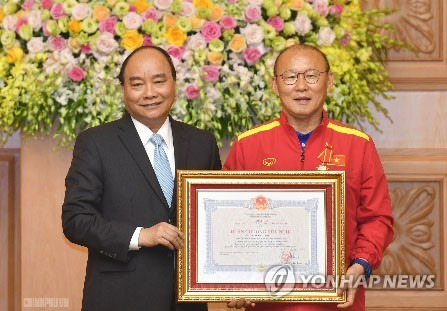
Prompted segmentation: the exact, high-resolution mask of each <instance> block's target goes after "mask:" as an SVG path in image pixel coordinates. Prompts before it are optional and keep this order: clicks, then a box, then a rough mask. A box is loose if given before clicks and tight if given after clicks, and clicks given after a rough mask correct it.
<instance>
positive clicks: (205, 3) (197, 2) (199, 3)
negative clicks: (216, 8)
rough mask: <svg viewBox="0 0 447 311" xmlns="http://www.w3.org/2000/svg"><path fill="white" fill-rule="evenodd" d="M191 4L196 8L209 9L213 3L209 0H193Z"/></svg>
mask: <svg viewBox="0 0 447 311" xmlns="http://www.w3.org/2000/svg"><path fill="white" fill-rule="evenodd" d="M193 4H194V6H195V7H196V8H198V9H202V8H205V9H211V8H213V4H212V3H211V1H210V0H194V1H193Z"/></svg>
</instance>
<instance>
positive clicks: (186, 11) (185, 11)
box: [180, 1, 196, 17]
mask: <svg viewBox="0 0 447 311" xmlns="http://www.w3.org/2000/svg"><path fill="white" fill-rule="evenodd" d="M195 11H196V9H195V7H194V4H192V3H191V2H186V1H183V3H182V10H181V11H180V15H182V16H187V17H190V16H192V15H193V14H194V13H195Z"/></svg>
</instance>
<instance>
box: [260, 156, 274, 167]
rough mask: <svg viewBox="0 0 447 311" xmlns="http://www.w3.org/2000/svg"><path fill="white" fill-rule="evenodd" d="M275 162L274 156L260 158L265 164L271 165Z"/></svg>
mask: <svg viewBox="0 0 447 311" xmlns="http://www.w3.org/2000/svg"><path fill="white" fill-rule="evenodd" d="M275 163H276V158H265V159H264V160H262V164H263V165H265V166H272V165H273V164H275Z"/></svg>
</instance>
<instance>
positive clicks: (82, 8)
mask: <svg viewBox="0 0 447 311" xmlns="http://www.w3.org/2000/svg"><path fill="white" fill-rule="evenodd" d="M92 13H93V12H92V9H91V8H90V7H89V6H88V4H87V3H78V4H76V5H75V6H74V7H73V8H72V9H71V15H72V16H73V17H74V18H75V19H77V20H78V21H82V20H83V19H86V18H87V17H90V16H92Z"/></svg>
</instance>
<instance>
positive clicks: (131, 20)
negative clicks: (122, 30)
mask: <svg viewBox="0 0 447 311" xmlns="http://www.w3.org/2000/svg"><path fill="white" fill-rule="evenodd" d="M123 23H124V26H126V28H127V29H138V28H140V26H141V24H143V18H142V17H141V15H140V14H138V13H135V12H129V13H127V14H126V16H124V18H123Z"/></svg>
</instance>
